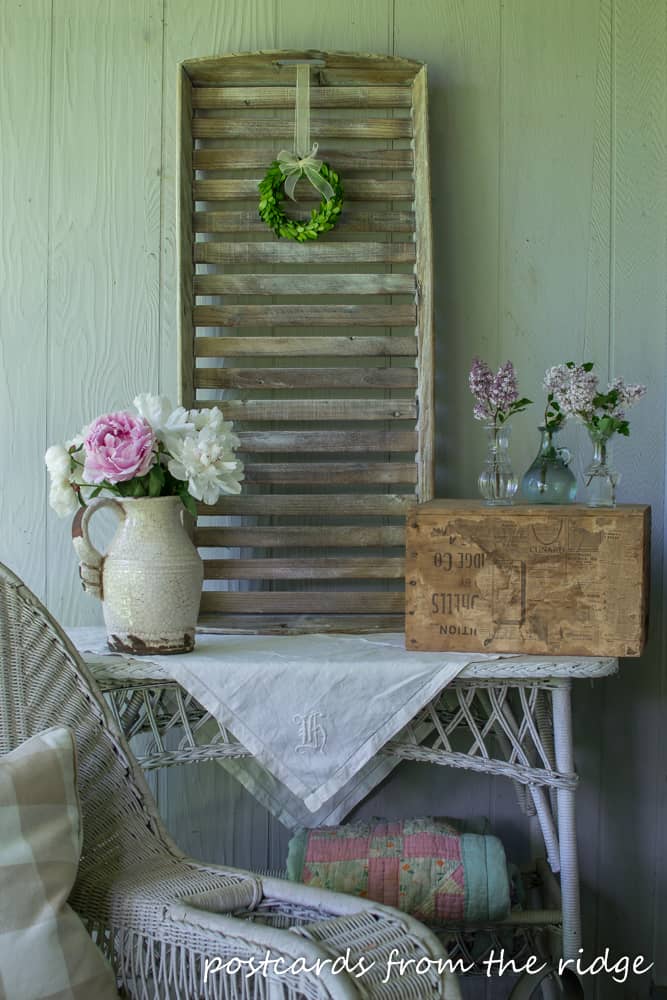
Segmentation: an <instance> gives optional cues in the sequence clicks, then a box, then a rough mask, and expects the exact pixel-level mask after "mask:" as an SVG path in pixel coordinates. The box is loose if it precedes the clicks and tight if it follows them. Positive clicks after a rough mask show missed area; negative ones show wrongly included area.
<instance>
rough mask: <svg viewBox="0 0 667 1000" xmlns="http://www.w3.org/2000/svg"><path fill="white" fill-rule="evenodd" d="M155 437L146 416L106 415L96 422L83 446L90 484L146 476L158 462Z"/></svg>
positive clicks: (85, 466) (85, 467)
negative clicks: (156, 461) (145, 418)
mask: <svg viewBox="0 0 667 1000" xmlns="http://www.w3.org/2000/svg"><path fill="white" fill-rule="evenodd" d="M155 445H156V441H155V434H154V433H153V429H152V427H151V426H150V424H149V423H148V422H147V421H146V420H144V418H143V417H135V416H133V415H132V414H131V413H125V412H124V411H123V412H120V413H106V414H104V416H101V417H98V418H97V420H93V422H92V424H91V425H90V427H89V428H88V431H87V434H86V438H85V441H84V442H83V447H84V450H85V453H86V461H85V465H84V469H83V478H84V479H85V481H86V482H87V483H101V482H103V481H104V480H106V481H107V482H109V483H125V482H127V480H128V479H134V478H135V477H138V476H145V475H146V473H147V472H148V471H149V469H150V468H151V467H152V466H153V464H154V463H155V460H156V454H155Z"/></svg>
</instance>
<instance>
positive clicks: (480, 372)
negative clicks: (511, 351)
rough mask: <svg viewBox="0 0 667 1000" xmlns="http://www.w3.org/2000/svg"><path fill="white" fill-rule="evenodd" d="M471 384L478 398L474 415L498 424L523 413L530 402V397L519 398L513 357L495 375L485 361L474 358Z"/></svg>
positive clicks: (473, 392) (476, 398)
mask: <svg viewBox="0 0 667 1000" xmlns="http://www.w3.org/2000/svg"><path fill="white" fill-rule="evenodd" d="M468 384H469V386H470V391H471V393H472V394H473V396H474V398H475V405H474V407H473V415H474V417H475V419H476V420H485V421H487V422H489V423H492V424H494V425H496V426H497V425H498V424H502V423H504V422H505V421H506V420H507V419H508V418H509V417H511V416H513V414H515V413H521V411H522V410H525V408H526V406H528V405H529V404H530V402H531V400H530V399H525V398H523V399H520V398H519V387H518V384H517V377H516V372H515V370H514V365H513V364H512V362H511V361H506V362H505V364H504V365H501V367H500V368H499V369H498V371H497V372H496V373H495V375H494V373H493V372H492V371H491V369H490V367H489V366H488V364H487V363H486V361H482V360H481V359H480V358H473V362H472V367H471V369H470V374H469V376H468Z"/></svg>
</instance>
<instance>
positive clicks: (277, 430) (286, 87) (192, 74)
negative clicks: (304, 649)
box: [179, 52, 433, 631]
mask: <svg viewBox="0 0 667 1000" xmlns="http://www.w3.org/2000/svg"><path fill="white" fill-rule="evenodd" d="M304 59H308V60H312V67H311V107H312V109H313V110H312V123H311V132H312V139H313V141H317V142H318V143H319V145H320V149H319V153H318V155H319V156H320V157H321V158H322V159H323V160H325V161H326V162H328V163H329V164H330V165H331V166H332V167H333V168H334V169H335V170H337V171H338V172H339V174H340V175H341V179H342V182H343V185H344V190H345V205H344V209H343V213H342V216H341V219H340V222H339V223H338V225H337V226H336V228H335V229H334V230H333V231H332V232H330V233H327V234H324V235H323V236H321V237H320V238H319V239H318V240H316V241H313V242H311V243H307V244H297V243H295V242H292V241H289V240H284V239H283V240H280V239H277V238H275V237H274V235H273V233H272V232H271V231H270V230H269V229H267V228H266V226H265V225H264V223H263V222H262V221H261V220H260V218H259V216H258V214H257V203H258V192H257V184H258V182H259V180H260V179H261V178H262V177H263V176H264V174H265V172H266V170H267V169H268V167H269V165H270V163H271V161H272V160H273V159H274V158H275V156H276V154H277V152H278V151H279V150H280V149H281V148H283V147H287V148H292V137H293V130H294V97H295V76H296V71H295V67H294V65H293V62H294V61H299V60H304ZM180 93H181V105H180V107H181V112H180V113H181V149H180V183H179V191H180V207H179V211H180V307H179V313H180V326H181V394H182V402H183V404H184V405H186V406H188V407H190V406H195V405H196V406H205V405H207V404H208V405H213V402H214V401H215V403H217V405H219V406H220V407H221V409H222V410H223V412H224V414H225V416H226V417H227V418H228V419H232V420H234V422H235V426H236V429H237V431H238V433H239V437H240V439H241V442H242V458H243V460H244V462H245V464H246V481H245V484H244V489H243V492H242V493H241V495H240V496H238V497H227V498H223V499H222V500H221V501H220V503H219V504H218V506H217V507H216V508H210V507H203V506H202V507H200V514H199V518H198V523H197V529H196V542H197V544H198V545H199V546H200V548H201V550H202V553H203V555H204V558H205V575H206V580H205V584H204V590H205V592H204V594H203V598H202V622H204V623H207V624H208V625H211V626H219V627H221V628H229V629H248V630H251V631H288V630H314V631H325V630H342V631H367V630H373V629H402V627H403V621H404V619H403V613H404V579H403V573H404V568H403V554H404V515H405V510H406V508H407V506H408V505H409V503H410V502H411V501H414V499H415V498H418V499H419V500H429V499H431V497H432V495H433V468H432V461H433V456H432V451H433V449H432V437H433V426H432V421H433V401H432V351H433V331H432V302H431V293H432V288H431V284H432V279H431V223H430V195H429V170H428V135H427V133H428V129H427V108H426V70H425V67H424V66H423V65H422V64H421V63H417V62H411V61H408V60H405V59H399V58H391V57H386V56H357V55H350V54H345V53H327V52H267V53H256V54H253V55H233V56H224V57H221V58H213V59H196V60H190V61H188V62H185V63H183V64H182V66H181V70H180ZM297 193H298V197H299V199H300V200H301V199H302V200H303V204H302V207H297V206H294V208H293V209H292V210H291V211H290V214H292V215H293V216H297V215H299V213H301V214H302V215H303V214H304V213H305V214H306V215H307V214H308V210H309V208H311V207H312V206H313V204H316V202H315V193H314V192H313V191H312V189H309V188H308V185H307V184H306V183H305V182H304V181H301V182H299V186H298V189H297ZM216 581H226V582H225V583H224V584H220V583H217V582H216ZM221 586H223V587H225V588H226V589H220V587H221Z"/></svg>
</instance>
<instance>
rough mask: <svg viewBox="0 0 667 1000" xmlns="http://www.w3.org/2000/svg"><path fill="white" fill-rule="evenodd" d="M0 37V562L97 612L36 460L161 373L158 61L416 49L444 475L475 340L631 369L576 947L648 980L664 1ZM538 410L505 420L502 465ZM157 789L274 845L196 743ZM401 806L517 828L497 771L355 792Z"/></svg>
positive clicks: (665, 197)
mask: <svg viewBox="0 0 667 1000" xmlns="http://www.w3.org/2000/svg"><path fill="white" fill-rule="evenodd" d="M0 45H1V46H2V59H1V60H0V126H1V132H0V220H1V225H0V336H1V339H0V426H2V429H3V433H2V435H0V456H1V457H0V468H1V469H2V480H1V483H0V526H1V527H0V533H1V534H0V558H1V559H2V560H3V561H6V562H8V563H9V564H10V565H12V566H13V568H15V569H16V570H17V571H18V572H19V573H21V574H22V575H23V576H24V577H25V578H26V580H27V582H28V583H29V584H30V585H31V586H32V587H33V588H34V589H35V590H36V591H37V592H38V593H39V594H40V595H41V596H43V597H45V598H46V599H47V601H48V603H49V605H50V607H51V609H52V610H53V611H54V613H55V614H56V615H57V616H58V617H59V618H60V619H61V620H63V621H65V622H69V623H72V624H75V623H87V622H92V621H98V620H99V608H98V607H97V606H96V605H95V604H94V603H93V602H92V600H91V599H89V598H86V597H85V596H84V595H82V594H81V592H80V590H79V588H78V584H77V580H76V572H75V562H74V558H73V553H72V552H71V551H70V546H69V542H68V537H67V535H68V532H67V528H66V526H65V525H64V524H62V523H59V522H58V521H57V519H56V518H55V515H53V514H52V513H51V512H50V511H48V510H47V487H46V481H45V477H44V475H43V472H42V467H41V456H42V454H43V452H44V450H45V448H46V446H47V444H48V443H51V442H53V441H56V440H60V439H62V438H63V437H64V436H66V435H68V434H69V433H70V432H72V431H73V430H74V429H77V428H78V427H79V426H80V425H81V424H83V423H84V421H86V420H87V419H89V418H90V417H91V416H92V415H93V414H95V413H97V412H99V411H100V410H102V409H104V408H111V407H118V406H123V405H125V404H126V403H127V401H128V400H130V399H131V398H132V397H133V395H134V394H135V392H137V391H139V390H142V389H153V390H157V389H159V390H160V391H162V392H166V393H170V394H172V395H175V393H176V305H175V282H176V279H175V232H176V230H175V219H174V204H175V193H174V174H175V141H176V139H175V84H176V64H177V62H178V61H179V60H181V59H184V58H187V57H191V56H197V55H213V54H216V53H222V52H230V51H244V50H252V49H257V48H282V47H294V48H298V47H300V46H303V47H304V48H305V47H320V48H323V49H327V48H330V49H333V48H339V49H347V50H354V51H369V52H390V53H396V54H399V55H404V56H409V57H413V58H416V59H421V60H424V61H426V62H427V63H428V64H429V79H430V113H431V150H432V177H433V217H434V221H435V240H436V243H435V264H436V269H435V285H436V287H435V301H436V315H437V338H438V348H437V350H438V354H437V363H438V368H437V371H438V374H437V397H438V486H439V493H440V495H445V494H449V495H453V496H465V495H471V494H472V493H473V492H474V481H475V477H476V473H477V471H478V466H479V462H480V456H481V453H482V439H481V431H480V427H479V425H476V424H475V423H474V421H473V420H472V418H471V413H470V409H471V408H470V400H469V398H468V393H467V389H466V382H465V375H466V371H467V368H468V365H469V362H470V359H471V357H472V355H473V354H475V353H479V354H481V355H482V356H484V357H485V358H487V359H488V360H489V361H491V362H492V363H494V364H498V363H500V362H502V361H504V360H505V359H506V358H508V357H509V358H511V359H512V360H514V361H515V363H516V364H517V365H518V368H519V372H520V376H521V383H522V388H523V389H524V391H526V393H527V394H528V395H534V394H536V395H537V396H539V394H540V391H539V382H540V378H541V374H542V372H543V370H544V368H545V367H546V366H547V365H551V364H553V363H556V362H558V361H561V360H564V359H567V358H574V359H584V358H593V359H595V360H596V361H597V362H598V364H599V365H600V366H601V369H602V371H603V373H604V374H606V373H607V371H608V372H609V373H610V374H617V373H619V374H624V375H627V376H628V377H630V378H632V379H633V380H634V379H636V380H639V381H645V382H647V383H648V385H649V396H648V399H647V400H646V401H645V402H644V403H642V405H641V407H640V408H638V409H637V410H636V411H635V413H634V414H633V418H632V437H631V439H630V440H629V441H628V442H622V443H621V444H620V446H619V448H618V452H617V454H618V464H619V466H620V468H621V469H622V472H623V483H622V487H621V496H622V499H626V500H637V501H646V502H650V503H651V504H652V505H653V517H654V522H653V523H654V542H653V579H652V584H653V600H652V630H651V642H650V644H649V648H648V650H647V653H646V655H645V657H643V658H642V660H641V661H639V662H637V661H629V662H627V663H625V664H624V665H623V669H622V673H621V676H620V677H619V678H618V679H614V680H610V681H608V682H605V683H604V684H598V685H596V686H595V687H594V688H586V689H578V690H577V691H576V699H575V701H576V721H577V760H578V767H579V770H580V773H581V775H582V791H581V795H580V829H581V844H582V868H583V882H584V887H585V894H584V917H585V929H586V946H587V950H589V951H593V952H595V951H597V952H599V951H601V950H603V949H604V948H605V947H607V946H608V947H610V948H611V949H612V952H614V953H617V954H621V953H625V954H635V953H643V954H648V955H651V956H653V957H655V960H656V968H655V970H654V973H653V978H654V979H655V982H656V983H658V984H661V985H663V986H665V985H667V957H666V955H665V947H664V944H665V941H666V940H667V850H666V848H667V836H666V834H665V826H666V824H667V794H666V791H665V789H666V788H667V782H666V781H665V778H666V777H667V740H666V739H665V736H664V732H665V731H666V730H667V705H666V697H665V695H666V691H665V687H666V682H665V668H664V660H665V652H666V646H667V634H666V622H667V618H666V617H665V616H664V614H663V573H664V565H665V563H664V557H663V529H664V515H665V511H664V488H665V401H666V396H665V353H666V349H667V336H666V334H667V331H666V287H667V282H666V273H667V249H666V234H667V230H666V221H665V220H666V218H667V167H666V156H665V154H666V151H667V150H666V146H667V117H666V115H667V56H666V53H667V6H666V4H665V2H664V0H411V2H410V0H364V2H363V3H360V2H359V0H338V2H337V3H336V4H335V5H334V6H333V7H332V6H331V5H327V6H326V8H325V6H324V5H323V4H319V3H317V2H312V0H310V2H306V0H281V2H278V0H23V2H18V0H1V2H0ZM537 420H538V414H537V411H533V412H532V413H528V414H525V415H523V416H521V417H520V418H517V420H516V422H515V427H514V456H515V460H516V465H517V467H518V468H520V469H521V468H523V467H525V466H526V465H527V463H528V461H529V459H530V458H531V457H532V452H533V451H534V450H535V447H536V440H537V439H536V434H535V430H534V427H535V424H536V423H537ZM568 436H569V438H570V443H571V444H572V445H573V446H574V447H575V449H577V450H578V452H579V454H580V456H581V455H583V453H584V451H585V442H583V440H582V439H581V437H580V436H577V434H576V433H573V432H568ZM158 792H159V796H160V805H161V808H162V809H163V812H164V813H165V815H166V816H167V817H168V819H169V821H170V823H171V825H172V827H173V828H174V832H175V834H176V836H177V838H179V839H180V840H181V841H182V842H183V843H184V845H185V846H187V847H189V848H192V849H194V850H197V851H199V852H200V853H202V854H203V855H206V856H208V857H209V858H211V859H215V858H218V859H219V858H221V857H222V856H227V857H228V859H229V857H230V854H231V853H232V852H235V854H236V860H237V861H252V862H254V863H256V864H259V865H262V864H269V865H276V864H279V863H280V861H281V855H282V853H283V851H284V846H285V839H286V838H285V832H284V831H282V830H281V829H280V828H279V827H278V825H277V824H276V823H274V822H272V821H271V820H269V819H268V817H267V816H266V815H265V814H264V813H263V812H262V811H261V810H260V809H259V807H257V806H255V805H254V804H253V803H251V802H249V801H248V799H247V798H246V797H245V796H244V795H243V794H242V793H241V792H240V791H239V790H238V789H237V788H236V787H235V786H233V785H232V784H231V783H230V781H229V780H228V779H226V778H225V777H224V775H222V773H221V771H220V769H219V768H216V767H215V766H214V765H211V766H202V767H201V768H200V769H198V770H197V771H195V772H192V773H190V774H189V775H188V776H187V780H185V776H184V775H183V774H182V773H181V774H178V773H176V772H174V773H173V774H171V775H169V776H166V775H163V776H162V777H161V778H160V780H159V787H158ZM401 807H404V808H407V809H409V810H410V811H413V812H415V811H437V812H444V811H447V812H450V813H456V812H458V813H459V814H463V813H465V812H468V813H470V812H478V813H479V812H484V813H487V814H489V815H490V816H491V818H492V820H493V821H494V823H495V825H496V827H497V828H498V829H499V830H500V832H501V833H503V834H506V835H507V837H508V840H510V841H511V842H512V843H513V844H514V846H515V849H516V850H517V851H519V852H521V850H522V849H523V848H522V841H521V840H520V839H518V838H517V835H516V832H515V828H514V824H515V820H514V818H513V812H512V793H511V789H508V788H507V787H506V786H505V785H504V784H503V783H502V782H500V781H499V782H488V781H486V780H484V779H479V778H466V777H465V776H461V775H458V774H457V775H437V776H432V775H431V774H430V772H428V773H426V772H424V771H423V770H415V768H412V769H410V768H406V769H404V770H403V773H402V775H400V776H399V777H398V778H397V779H396V781H395V782H394V783H393V784H392V785H390V786H389V787H387V788H385V789H383V790H381V791H380V792H379V793H378V794H377V795H376V796H375V797H374V799H373V801H372V802H371V803H370V804H369V805H368V806H367V809H368V810H370V811H375V812H378V811H389V810H391V809H395V810H396V811H398V810H399V808H401ZM650 979H651V977H644V978H642V979H637V980H635V981H632V982H631V983H628V984H626V985H625V986H614V985H613V984H612V983H611V982H610V980H609V979H604V980H602V979H598V980H595V981H591V982H590V983H589V986H588V990H589V995H590V996H591V997H593V996H595V997H597V998H599V1000H606V998H607V997H616V996H618V997H628V998H630V997H633V998H634V997H645V996H648V994H649V989H650V985H651V984H650ZM485 990H487V987H486V985H485V984H482V986H481V987H479V986H478V987H477V988H476V992H475V994H474V995H476V996H482V995H484V993H485ZM487 992H488V996H491V995H494V996H502V995H504V993H503V991H502V986H501V987H497V988H495V990H494V989H493V988H492V987H491V986H489V987H488V991H487ZM470 995H473V994H472V993H471V994H470Z"/></svg>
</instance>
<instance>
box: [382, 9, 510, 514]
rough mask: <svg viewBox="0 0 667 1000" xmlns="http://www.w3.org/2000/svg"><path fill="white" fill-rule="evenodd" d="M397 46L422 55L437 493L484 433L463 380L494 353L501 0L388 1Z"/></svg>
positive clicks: (469, 485) (465, 480)
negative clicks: (478, 360) (476, 362)
mask: <svg viewBox="0 0 667 1000" xmlns="http://www.w3.org/2000/svg"><path fill="white" fill-rule="evenodd" d="M395 19H396V26H395V52H396V55H404V56H410V57H412V58H415V59H421V60H423V61H424V62H426V63H427V65H428V86H429V117H430V123H431V135H430V150H431V191H432V211H433V223H434V229H433V233H434V277H435V287H434V298H435V337H436V386H435V389H436V391H435V398H436V457H437V463H438V465H437V474H436V495H437V496H443V495H446V496H471V495H473V493H474V490H475V483H476V479H477V476H478V474H479V468H480V464H481V459H482V456H483V449H484V439H483V434H482V431H481V428H480V427H479V426H478V425H477V424H476V423H475V421H474V420H473V419H472V404H471V401H470V394H469V392H468V385H467V373H468V370H469V368H470V361H471V359H472V357H473V355H475V354H480V355H481V356H482V357H487V358H489V359H490V360H493V358H494V357H495V355H496V353H497V333H498V324H497V286H498V154H499V128H500V106H499V86H500V59H499V54H500V4H499V3H496V2H494V3H489V2H488V0H472V2H470V0H428V2H423V3H421V4H420V5H419V16H417V14H416V9H415V5H414V4H413V3H411V2H409V0H397V2H396V5H395Z"/></svg>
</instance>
